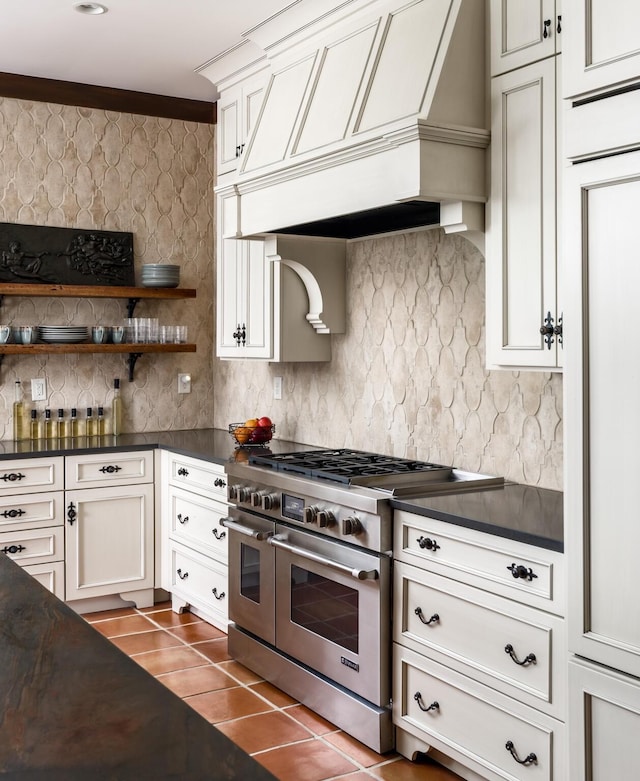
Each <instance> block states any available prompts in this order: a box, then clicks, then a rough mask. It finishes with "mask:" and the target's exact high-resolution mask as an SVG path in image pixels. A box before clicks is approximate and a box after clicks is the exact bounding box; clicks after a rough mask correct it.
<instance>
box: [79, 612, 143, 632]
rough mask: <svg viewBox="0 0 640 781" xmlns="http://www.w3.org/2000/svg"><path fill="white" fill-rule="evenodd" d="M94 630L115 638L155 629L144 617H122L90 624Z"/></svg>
mask: <svg viewBox="0 0 640 781" xmlns="http://www.w3.org/2000/svg"><path fill="white" fill-rule="evenodd" d="M91 626H93V628H94V629H97V630H98V632H100V634H103V635H104V636H105V637H117V636H118V635H132V634H135V633H137V632H151V631H153V630H154V629H156V627H155V626H154V625H153V624H152V623H151V621H149V620H148V619H146V618H145V617H144V616H140V615H137V614H136V615H134V616H123V617H122V618H110V619H108V620H106V621H96V622H95V623H92V624H91Z"/></svg>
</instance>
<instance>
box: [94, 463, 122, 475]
mask: <svg viewBox="0 0 640 781" xmlns="http://www.w3.org/2000/svg"><path fill="white" fill-rule="evenodd" d="M121 469H122V467H121V466H118V465H117V464H116V465H114V464H109V466H103V467H100V469H98V472H102V474H103V475H112V474H113V473H114V472H119V471H120V470H121Z"/></svg>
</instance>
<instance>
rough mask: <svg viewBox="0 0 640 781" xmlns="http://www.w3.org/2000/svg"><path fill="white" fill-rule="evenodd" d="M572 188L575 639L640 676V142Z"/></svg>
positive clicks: (574, 644) (586, 650) (577, 169)
mask: <svg viewBox="0 0 640 781" xmlns="http://www.w3.org/2000/svg"><path fill="white" fill-rule="evenodd" d="M565 187H566V208H565V230H566V235H567V236H569V237H571V241H567V242H566V246H565V248H564V254H565V263H566V265H567V280H566V281H567V284H566V293H567V299H566V304H567V313H568V314H567V320H568V322H571V324H572V331H571V333H572V337H571V338H572V349H571V351H570V353H569V354H568V356H567V359H568V360H567V372H566V374H567V376H566V378H565V383H566V385H565V391H566V392H565V398H566V399H567V400H569V402H570V403H567V404H566V405H565V424H564V425H565V448H566V449H565V463H566V473H565V474H566V478H565V479H566V483H565V492H566V493H565V496H566V497H567V504H566V511H565V519H566V528H567V530H568V541H567V542H568V545H567V549H568V550H569V551H571V552H572V554H571V557H570V560H569V564H570V611H569V618H570V624H569V630H570V637H569V643H570V646H569V647H570V650H572V651H573V652H575V653H576V654H579V655H580V656H584V657H587V658H589V659H593V660H596V661H599V662H601V663H603V664H606V665H608V666H610V667H613V668H615V669H619V670H624V671H626V672H628V673H630V674H631V675H635V676H640V605H639V603H638V599H637V592H638V588H637V577H636V569H637V565H638V550H640V524H639V523H638V494H637V486H636V485H635V477H636V475H638V474H640V449H639V448H638V432H640V404H639V403H638V385H639V384H640V368H639V364H638V360H637V356H638V355H639V354H640V307H638V304H637V291H638V289H640V264H639V263H638V262H637V256H638V235H637V234H638V231H637V223H638V214H640V152H632V153H628V154H624V155H615V156H612V157H605V158H601V159H596V160H593V161H591V162H586V163H582V164H580V165H575V166H573V167H572V168H571V169H570V170H569V171H568V172H567V176H566V180H565ZM622 777H624V775H623V776H622Z"/></svg>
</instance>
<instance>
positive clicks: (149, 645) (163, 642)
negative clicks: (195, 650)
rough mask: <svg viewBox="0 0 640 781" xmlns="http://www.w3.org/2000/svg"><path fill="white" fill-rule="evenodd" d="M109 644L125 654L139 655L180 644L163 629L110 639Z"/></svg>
mask: <svg viewBox="0 0 640 781" xmlns="http://www.w3.org/2000/svg"><path fill="white" fill-rule="evenodd" d="M111 642H112V643H113V644H114V645H117V646H118V648H119V649H120V650H121V651H124V652H125V654H129V656H132V655H133V654H141V653H143V652H144V651H157V650H158V649H159V648H171V647H172V646H180V645H182V643H181V642H180V640H178V639H177V638H176V637H173V636H172V635H170V634H169V633H168V632H165V631H164V630H163V629H155V630H154V631H152V632H140V633H139V634H136V635H122V637H112V638H111Z"/></svg>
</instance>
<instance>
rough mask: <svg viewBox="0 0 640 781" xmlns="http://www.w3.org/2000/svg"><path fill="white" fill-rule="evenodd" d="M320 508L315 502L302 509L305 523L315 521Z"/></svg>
mask: <svg viewBox="0 0 640 781" xmlns="http://www.w3.org/2000/svg"><path fill="white" fill-rule="evenodd" d="M318 510H319V508H318V507H317V506H316V505H315V504H312V505H309V507H305V508H304V510H303V511H302V520H303V521H304V522H305V523H315V522H316V516H317V515H318Z"/></svg>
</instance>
